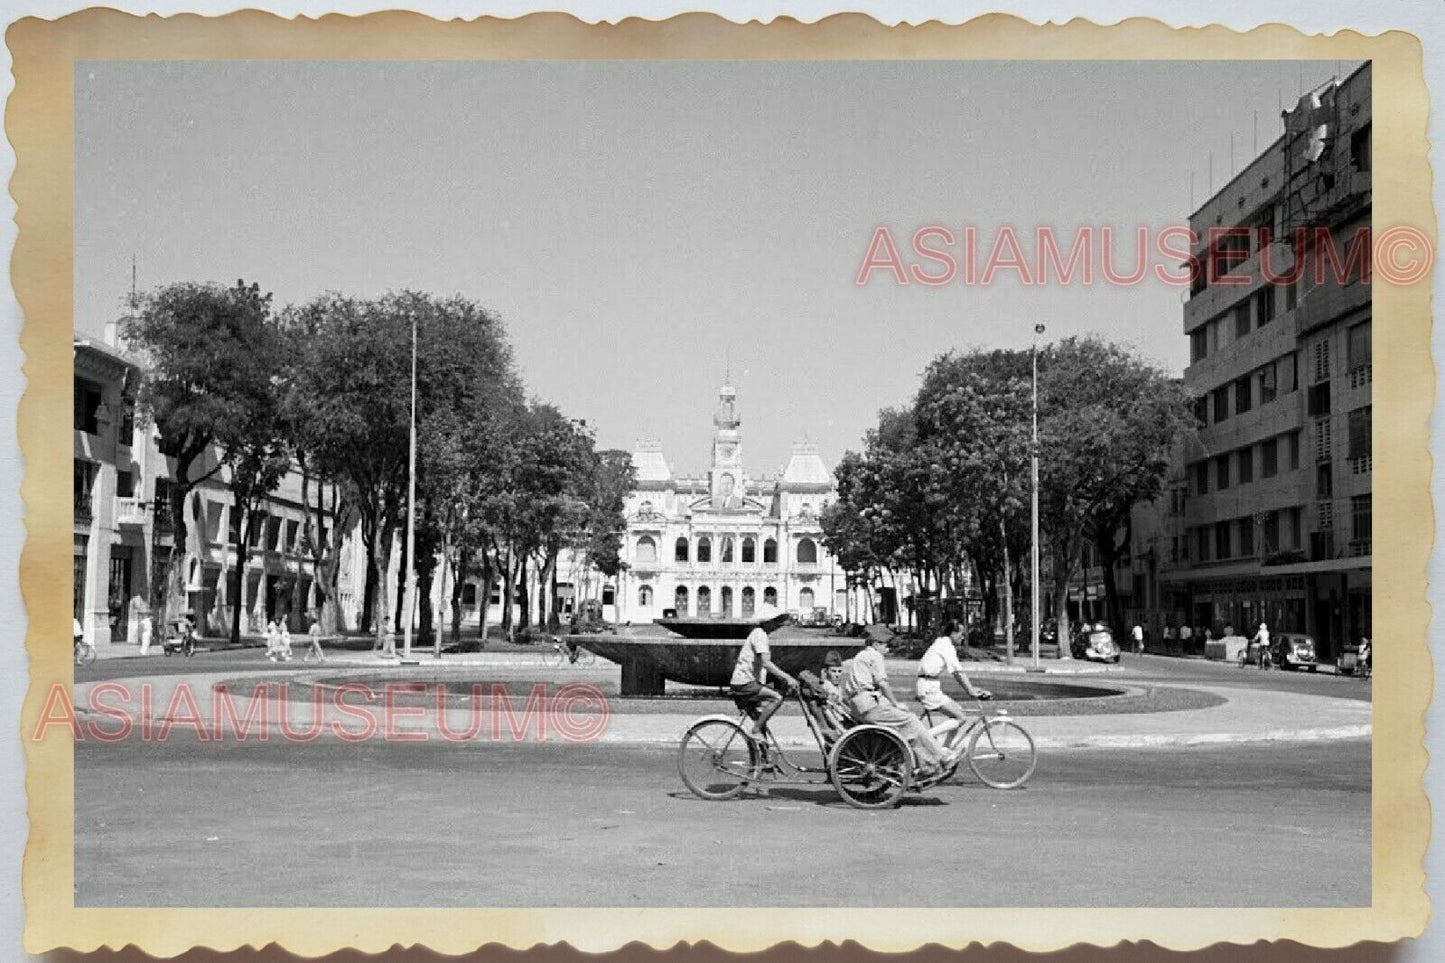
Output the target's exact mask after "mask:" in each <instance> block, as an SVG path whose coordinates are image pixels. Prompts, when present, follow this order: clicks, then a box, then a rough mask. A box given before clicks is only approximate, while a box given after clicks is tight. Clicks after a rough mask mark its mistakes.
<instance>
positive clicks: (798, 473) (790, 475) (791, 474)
mask: <svg viewBox="0 0 1445 963" xmlns="http://www.w3.org/2000/svg"><path fill="white" fill-rule="evenodd" d="M832 484H833V473H832V472H830V471H828V466H827V465H825V464H823V459H822V457H821V456H820V455H819V454H818V446H817V445H815V444H813V443H812V442H810V441H798V442H794V443H793V454H792V457H791V458H789V459H788V467H787V468H785V469H783V479H782V485H783V487H784V488H788V487H791V486H793V485H810V486H811V485H828V486H831V485H832Z"/></svg>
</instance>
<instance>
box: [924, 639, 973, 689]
mask: <svg viewBox="0 0 1445 963" xmlns="http://www.w3.org/2000/svg"><path fill="white" fill-rule="evenodd" d="M962 671H963V666H962V665H960V664H959V662H958V649H956V648H954V645H953V639H951V638H949V637H948V636H946V635H940V636H939V637H938V638H936V639H934V640H933V644H932V645H930V646H929V647H928V651H926V652H924V653H923V658H922V659H920V660H919V662H918V674H919V675H923V676H928V677H930V678H938V677H939V676H941V675H943V674H944V673H945V672H962Z"/></svg>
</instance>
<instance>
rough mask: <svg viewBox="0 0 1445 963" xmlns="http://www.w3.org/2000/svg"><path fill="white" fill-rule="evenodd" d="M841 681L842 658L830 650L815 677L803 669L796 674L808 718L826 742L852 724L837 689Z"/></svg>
mask: <svg viewBox="0 0 1445 963" xmlns="http://www.w3.org/2000/svg"><path fill="white" fill-rule="evenodd" d="M842 681H843V657H842V656H841V655H839V654H838V653H837V651H836V650H829V652H828V654H827V655H826V656H824V657H823V668H822V669H821V670H820V671H819V672H818V673H817V674H815V673H813V672H812V671H811V670H806V669H805V670H804V671H802V672H799V673H798V684H799V686H800V687H801V688H802V691H803V701H804V703H805V704H806V705H808V706H809V707H810V708H811V715H812V716H813V719H814V721H816V722H817V723H818V727H819V728H820V729H821V730H822V732H823V738H824V739H825V740H827V741H828V742H832V741H833V740H834V739H837V738H838V737H839V736H841V735H842V734H843V730H845V729H847V728H848V726H849V725H850V724H851V720H850V719H849V718H848V704H847V701H846V700H845V699H844V698H843V690H842V689H841V688H839V683H841V682H842Z"/></svg>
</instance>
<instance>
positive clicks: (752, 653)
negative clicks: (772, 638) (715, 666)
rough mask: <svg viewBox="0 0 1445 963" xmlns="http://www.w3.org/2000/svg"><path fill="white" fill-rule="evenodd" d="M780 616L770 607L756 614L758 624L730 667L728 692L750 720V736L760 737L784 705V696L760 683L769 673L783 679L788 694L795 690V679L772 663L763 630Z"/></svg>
mask: <svg viewBox="0 0 1445 963" xmlns="http://www.w3.org/2000/svg"><path fill="white" fill-rule="evenodd" d="M778 617H779V614H778V612H777V610H776V609H773V608H772V607H771V606H767V605H765V606H763V608H762V610H761V611H760V612H759V613H758V622H759V624H758V625H755V626H753V630H752V631H751V632H749V633H748V638H747V641H746V642H744V643H743V648H742V651H741V652H739V653H738V661H737V664H736V665H734V666H733V674H732V679H731V693H732V697H733V701H734V702H736V703H737V704H738V708H740V709H742V710H743V711H744V712H746V713H747V714H748V715H749V716H751V717H752V720H753V735H754V736H761V735H762V734H763V729H764V727H766V726H767V724H768V720H769V719H771V718H772V717H773V713H775V712H777V711H778V707H779V706H781V705H782V704H783V697H782V695H781V694H779V693H778V692H777V691H776V690H774V689H770V688H768V687H767V686H766V685H764V684H763V682H764V680H765V679H766V678H767V677H768V673H772V675H773V677H774V678H776V679H781V680H783V682H784V684H785V685H786V686H787V689H788V691H789V692H791V691H793V690H794V689H796V688H797V687H798V680H796V679H794V678H793V677H792V676H790V675H788V673H786V672H784V671H783V670H782V669H780V668H778V667H777V666H776V665H774V664H773V660H772V654H771V649H769V647H768V633H767V630H766V629H765V628H764V626H765V625H769V624H771V623H773V622H776V621H777V620H778Z"/></svg>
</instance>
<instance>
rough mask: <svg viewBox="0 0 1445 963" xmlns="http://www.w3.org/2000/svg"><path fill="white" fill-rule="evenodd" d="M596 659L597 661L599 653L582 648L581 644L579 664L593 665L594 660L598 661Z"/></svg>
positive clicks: (578, 652) (578, 649)
mask: <svg viewBox="0 0 1445 963" xmlns="http://www.w3.org/2000/svg"><path fill="white" fill-rule="evenodd" d="M596 661H597V653H596V652H592V651H590V650H588V649H584V648H582V647H581V646H580V645H579V646H578V647H577V664H578V665H592V664H593V663H594V662H596Z"/></svg>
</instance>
